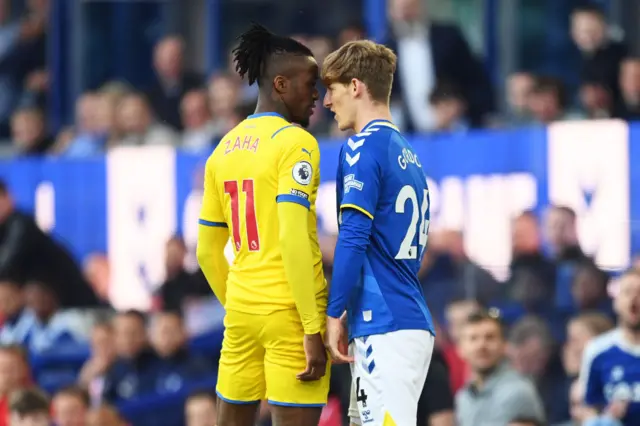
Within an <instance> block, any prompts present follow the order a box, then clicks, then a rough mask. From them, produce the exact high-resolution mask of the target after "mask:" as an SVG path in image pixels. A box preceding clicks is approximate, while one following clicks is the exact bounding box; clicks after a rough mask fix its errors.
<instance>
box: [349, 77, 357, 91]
mask: <svg viewBox="0 0 640 426" xmlns="http://www.w3.org/2000/svg"><path fill="white" fill-rule="evenodd" d="M358 83H359V82H358V80H357V79H355V78H352V79H351V82H350V83H349V90H350V91H351V93H353V94H354V95H357V94H358Z"/></svg>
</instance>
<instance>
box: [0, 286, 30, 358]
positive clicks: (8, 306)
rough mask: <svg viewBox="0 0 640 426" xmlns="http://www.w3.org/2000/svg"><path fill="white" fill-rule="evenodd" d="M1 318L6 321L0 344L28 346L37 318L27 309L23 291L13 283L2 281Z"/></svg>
mask: <svg viewBox="0 0 640 426" xmlns="http://www.w3.org/2000/svg"><path fill="white" fill-rule="evenodd" d="M0 316H2V318H3V320H4V323H3V325H2V328H1V329H0V344H3V345H9V344H18V345H24V344H27V343H28V341H29V336H30V334H31V331H32V330H33V327H34V325H35V317H34V316H33V314H31V313H30V312H29V311H27V310H26V309H25V301H24V295H23V293H22V289H21V288H20V286H19V285H18V284H17V283H15V282H13V281H0Z"/></svg>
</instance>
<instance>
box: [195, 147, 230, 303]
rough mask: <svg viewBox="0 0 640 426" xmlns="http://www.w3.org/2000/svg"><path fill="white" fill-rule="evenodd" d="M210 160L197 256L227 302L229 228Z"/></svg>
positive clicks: (208, 278)
mask: <svg viewBox="0 0 640 426" xmlns="http://www.w3.org/2000/svg"><path fill="white" fill-rule="evenodd" d="M210 161H211V159H209V160H208V161H207V166H206V167H205V173H204V195H203V197H202V209H201V210H200V220H199V221H198V223H199V225H198V246H197V249H196V256H197V258H198V264H199V265H200V269H202V273H203V274H204V276H205V277H206V279H207V282H208V283H209V286H210V287H211V289H212V290H213V292H214V293H215V295H216V297H217V298H218V300H219V301H220V303H222V306H224V305H225V304H226V301H227V298H226V294H227V275H229V263H228V262H227V258H226V257H225V255H224V248H225V246H226V245H227V242H228V241H229V227H228V226H227V223H226V221H225V218H224V209H223V206H222V203H221V201H220V197H219V196H218V191H217V189H216V187H215V182H214V176H213V170H212V167H210V166H209V163H210Z"/></svg>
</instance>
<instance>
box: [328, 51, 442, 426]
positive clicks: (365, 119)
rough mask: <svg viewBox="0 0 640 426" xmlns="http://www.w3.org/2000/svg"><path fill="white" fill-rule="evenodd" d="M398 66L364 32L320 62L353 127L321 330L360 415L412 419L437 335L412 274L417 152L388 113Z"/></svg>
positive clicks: (423, 218)
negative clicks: (345, 373) (345, 365)
mask: <svg viewBox="0 0 640 426" xmlns="http://www.w3.org/2000/svg"><path fill="white" fill-rule="evenodd" d="M395 67H396V56H395V54H394V53H393V52H392V51H391V50H390V49H388V48H387V47H385V46H383V45H380V44H376V43H374V42H371V41H366V40H361V41H354V42H350V43H347V44H345V45H344V46H342V47H341V48H340V49H338V50H337V51H335V52H333V53H331V54H330V55H329V56H327V58H326V59H325V61H324V64H323V66H322V79H323V81H324V83H325V84H326V86H327V94H326V96H325V98H324V105H325V107H327V108H329V109H331V111H332V112H334V113H335V119H336V121H337V122H338V126H339V128H340V129H341V130H352V131H353V132H354V133H356V134H355V136H353V137H351V138H350V139H349V140H348V141H347V142H346V143H344V145H343V146H342V149H341V151H340V161H339V166H338V176H337V183H338V185H337V190H336V192H337V202H338V215H339V216H338V222H339V226H340V232H339V235H338V242H337V244H336V250H335V259H334V265H333V280H332V284H331V289H330V292H329V302H328V309H327V316H328V318H327V335H326V340H325V342H326V345H327V347H328V349H329V351H330V353H331V355H332V357H333V359H334V361H336V362H351V361H352V364H351V366H352V367H351V368H352V373H353V386H352V388H353V389H352V401H353V402H355V403H356V404H352V405H357V409H356V407H355V406H352V407H350V408H351V410H350V417H351V420H352V423H353V424H356V425H358V424H366V425H368V426H378V425H380V426H382V425H384V426H387V425H403V426H405V425H415V424H416V416H417V414H416V412H417V404H418V399H419V397H420V393H421V391H422V388H423V385H424V381H425V377H426V375H427V370H428V368H429V363H430V361H431V354H432V351H433V345H434V327H433V321H432V319H431V314H430V313H429V310H428V309H427V304H426V302H425V299H424V295H423V293H422V287H421V285H420V282H419V281H418V270H419V269H420V263H421V260H422V256H423V254H424V250H425V247H426V245H427V232H428V229H429V191H428V189H427V181H426V177H425V174H424V172H423V170H422V165H421V163H420V160H419V159H418V157H417V156H416V154H415V153H414V150H413V148H412V147H411V145H410V144H409V143H408V142H407V141H406V140H405V139H404V138H403V137H402V135H401V134H400V132H399V131H398V128H397V127H396V126H394V125H393V123H392V122H391V112H390V109H389V97H390V94H391V85H392V83H393V74H394V72H395ZM345 310H346V317H345V318H346V321H347V322H348V329H349V336H348V337H349V341H350V344H349V352H350V353H351V355H348V354H347V353H346V352H347V350H346V346H347V345H346V341H347V339H346V330H345V324H343V322H342V321H341V317H342V316H343V313H344V312H345Z"/></svg>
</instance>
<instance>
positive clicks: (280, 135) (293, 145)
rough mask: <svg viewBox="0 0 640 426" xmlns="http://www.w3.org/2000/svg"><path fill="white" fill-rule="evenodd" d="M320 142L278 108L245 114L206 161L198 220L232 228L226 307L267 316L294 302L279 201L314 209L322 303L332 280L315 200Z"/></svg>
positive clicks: (320, 304)
mask: <svg viewBox="0 0 640 426" xmlns="http://www.w3.org/2000/svg"><path fill="white" fill-rule="evenodd" d="M319 164H320V151H319V149H318V142H317V141H316V139H315V138H314V137H313V136H312V135H311V134H309V133H308V132H307V131H306V130H304V129H302V128H301V127H299V126H297V125H294V124H291V123H290V122H288V121H287V120H285V119H284V118H283V117H282V116H280V115H279V114H276V113H261V114H254V115H250V116H249V117H247V119H246V120H244V121H243V122H241V123H240V124H238V125H237V126H236V127H235V128H234V129H233V130H231V131H230V132H229V133H227V134H226V135H225V136H224V137H223V138H222V139H221V141H220V144H219V145H218V146H217V147H216V149H215V151H214V152H213V154H211V156H210V157H209V159H208V160H207V164H206V167H205V184H204V197H203V206H202V212H201V216H200V223H202V224H204V225H209V226H224V227H228V228H229V234H230V237H231V240H232V243H233V247H234V250H235V259H234V261H233V262H232V264H231V265H230V267H229V276H228V279H227V290H226V305H225V308H226V309H227V310H236V311H239V312H246V313H254V314H265V315H266V314H269V313H272V312H275V311H278V310H281V309H291V308H295V302H294V299H293V296H292V292H291V289H290V287H289V284H288V283H287V279H286V276H285V270H284V266H283V261H282V254H281V249H280V244H279V225H278V208H277V203H278V202H294V203H298V204H301V205H303V206H305V207H307V208H308V209H309V228H308V231H309V239H310V242H311V249H312V252H313V253H312V256H313V264H314V275H315V280H314V281H315V282H314V283H309V285H314V286H315V294H316V300H317V303H318V308H319V309H323V308H325V307H326V299H327V285H326V281H325V279H324V275H323V271H322V255H321V252H320V247H319V244H318V236H317V218H316V211H315V202H316V196H317V192H318V186H319V184H320V170H319Z"/></svg>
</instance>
